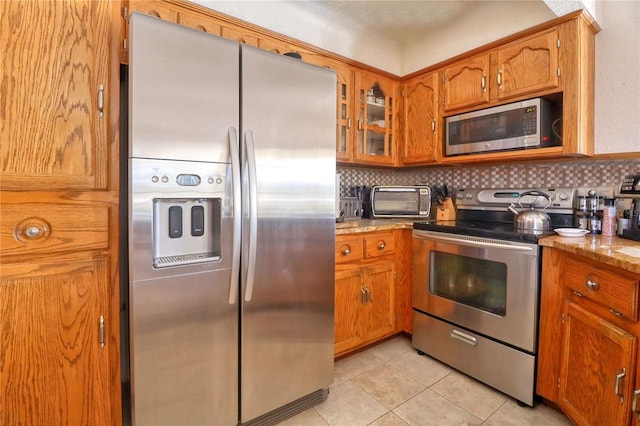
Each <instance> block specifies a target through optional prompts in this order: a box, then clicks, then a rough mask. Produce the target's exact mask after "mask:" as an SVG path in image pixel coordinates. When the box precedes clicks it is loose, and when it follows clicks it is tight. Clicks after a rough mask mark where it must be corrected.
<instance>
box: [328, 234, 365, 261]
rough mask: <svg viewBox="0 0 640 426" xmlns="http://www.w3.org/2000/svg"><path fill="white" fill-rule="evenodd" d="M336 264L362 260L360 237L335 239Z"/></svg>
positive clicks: (362, 250) (362, 251)
mask: <svg viewBox="0 0 640 426" xmlns="http://www.w3.org/2000/svg"><path fill="white" fill-rule="evenodd" d="M335 253H336V263H346V262H356V261H359V260H362V257H363V253H364V249H363V242H362V237H347V238H343V237H338V238H336V252H335Z"/></svg>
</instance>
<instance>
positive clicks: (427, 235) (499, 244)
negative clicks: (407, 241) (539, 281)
mask: <svg viewBox="0 0 640 426" xmlns="http://www.w3.org/2000/svg"><path fill="white" fill-rule="evenodd" d="M413 237H414V238H417V239H419V240H432V241H441V242H445V243H453V244H459V245H463V246H470V247H479V248H492V249H499V250H507V251H519V252H531V253H533V251H534V250H535V249H536V247H537V246H535V245H533V244H531V246H530V247H527V246H522V245H516V244H511V243H510V242H509V241H500V240H489V239H486V238H479V237H471V236H466V235H461V236H455V237H449V236H446V235H442V234H438V235H436V234H434V233H431V232H426V231H418V230H415V229H414V230H413Z"/></svg>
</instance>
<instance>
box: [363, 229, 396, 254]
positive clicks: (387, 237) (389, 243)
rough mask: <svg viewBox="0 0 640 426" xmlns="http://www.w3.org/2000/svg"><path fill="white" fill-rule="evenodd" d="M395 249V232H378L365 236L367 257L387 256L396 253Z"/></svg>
mask: <svg viewBox="0 0 640 426" xmlns="http://www.w3.org/2000/svg"><path fill="white" fill-rule="evenodd" d="M395 250H396V243H395V239H394V236H393V232H376V233H375V234H371V235H367V236H365V237H364V253H365V257H378V256H386V255H388V254H392V253H394V252H395Z"/></svg>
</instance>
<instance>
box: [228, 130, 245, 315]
mask: <svg viewBox="0 0 640 426" xmlns="http://www.w3.org/2000/svg"><path fill="white" fill-rule="evenodd" d="M229 152H230V154H231V178H232V179H233V180H232V186H233V254H232V258H231V280H230V283H229V304H230V305H235V303H236V301H237V298H238V281H239V279H240V238H241V234H240V225H241V223H242V222H241V220H242V204H241V203H242V200H241V191H240V185H241V182H242V181H241V180H240V153H239V143H238V131H237V130H236V128H235V127H229Z"/></svg>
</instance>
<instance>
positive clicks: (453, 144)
mask: <svg viewBox="0 0 640 426" xmlns="http://www.w3.org/2000/svg"><path fill="white" fill-rule="evenodd" d="M560 109H561V108H560V107H559V106H557V105H555V104H554V103H552V102H550V101H548V100H546V99H543V98H535V99H529V100H526V101H521V102H514V103H511V104H506V105H500V106H497V107H493V108H486V109H483V110H479V111H472V112H467V113H464V114H459V115H454V116H451V117H447V118H446V120H445V124H446V127H445V154H446V155H461V154H474V153H481V152H490V151H503V150H510V149H526V148H539V147H546V146H554V145H560V144H562V128H561V122H562V121H561V118H560V117H561V114H560Z"/></svg>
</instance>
